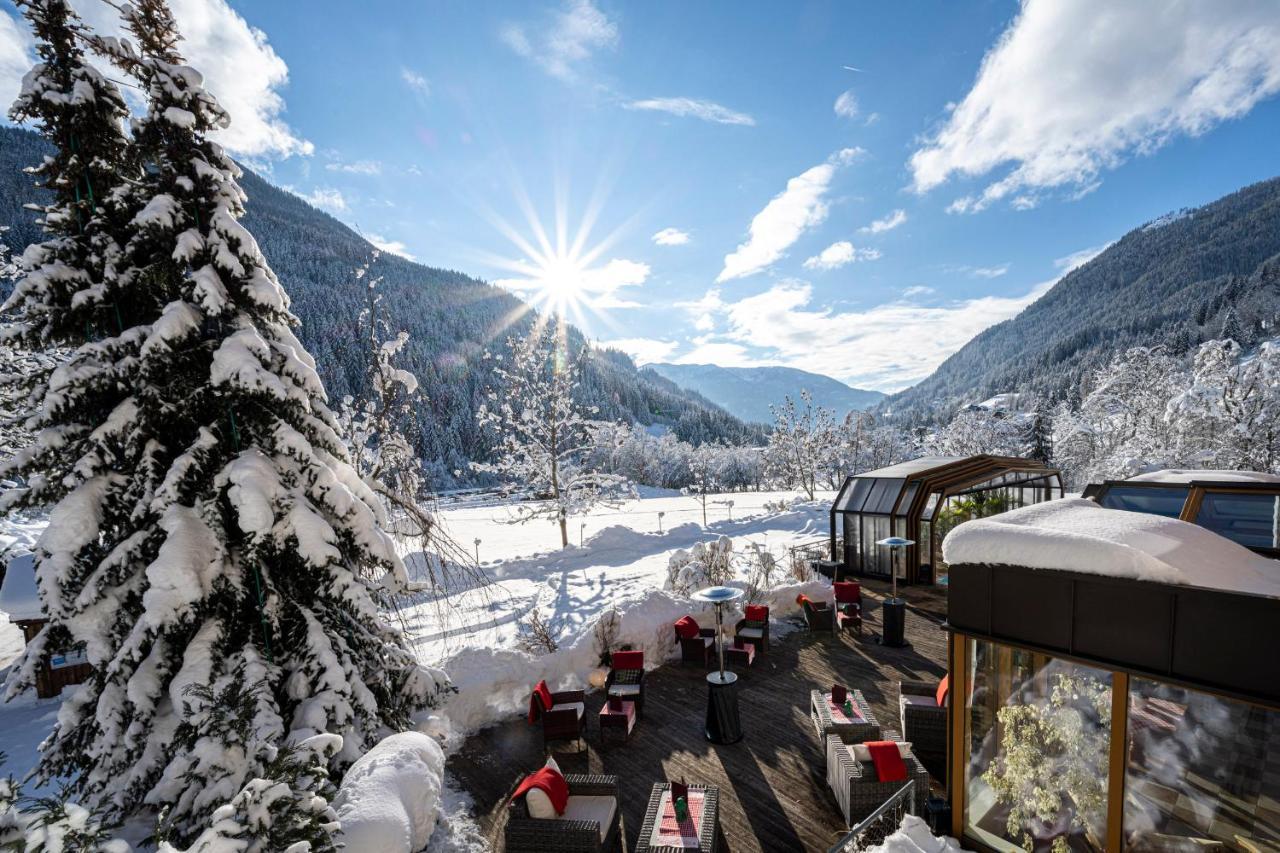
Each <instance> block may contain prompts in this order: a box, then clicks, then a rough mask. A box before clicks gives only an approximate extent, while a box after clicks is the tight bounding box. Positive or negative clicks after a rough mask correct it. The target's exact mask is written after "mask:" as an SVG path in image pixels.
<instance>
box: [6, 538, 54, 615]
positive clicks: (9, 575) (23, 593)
mask: <svg viewBox="0 0 1280 853" xmlns="http://www.w3.org/2000/svg"><path fill="white" fill-rule="evenodd" d="M0 610H3V611H4V612H5V613H7V614H8V615H9V621H10V622H19V621H23V620H27V619H43V618H44V608H43V607H41V606H40V593H39V592H38V591H37V590H36V557H35V554H19V555H18V556H16V557H14V558H12V559H11V560H9V565H8V566H7V567H6V568H5V571H4V583H3V584H0Z"/></svg>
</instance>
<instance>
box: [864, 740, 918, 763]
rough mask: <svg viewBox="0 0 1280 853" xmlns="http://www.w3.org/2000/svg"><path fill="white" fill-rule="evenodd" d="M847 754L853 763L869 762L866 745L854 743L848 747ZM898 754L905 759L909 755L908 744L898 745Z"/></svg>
mask: <svg viewBox="0 0 1280 853" xmlns="http://www.w3.org/2000/svg"><path fill="white" fill-rule="evenodd" d="M849 754H850V755H852V756H853V760H854V761H870V760H871V750H869V749H867V746H866V744H862V743H854V744H850V745H849ZM898 754H899V755H901V756H902V757H903V758H906V757H907V756H908V755H910V754H911V744H910V743H902V742H899V743H898Z"/></svg>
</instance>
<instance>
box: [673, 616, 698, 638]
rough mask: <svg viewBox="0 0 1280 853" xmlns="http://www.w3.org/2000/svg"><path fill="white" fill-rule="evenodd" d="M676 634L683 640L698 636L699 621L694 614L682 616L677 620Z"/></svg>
mask: <svg viewBox="0 0 1280 853" xmlns="http://www.w3.org/2000/svg"><path fill="white" fill-rule="evenodd" d="M676 636H677V637H679V638H680V639H682V640H692V639H693V638H694V637H696V636H698V623H697V622H695V621H694V619H693V617H692V616H681V617H680V618H679V619H677V620H676Z"/></svg>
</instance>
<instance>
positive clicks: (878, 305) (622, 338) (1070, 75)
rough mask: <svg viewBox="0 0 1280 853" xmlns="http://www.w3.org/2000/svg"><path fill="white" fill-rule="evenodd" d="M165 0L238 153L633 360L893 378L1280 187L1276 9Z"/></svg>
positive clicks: (1, 28) (415, 252)
mask: <svg viewBox="0 0 1280 853" xmlns="http://www.w3.org/2000/svg"><path fill="white" fill-rule="evenodd" d="M81 5H83V6H84V8H85V14H86V16H88V17H89V18H91V19H92V20H94V22H95V23H96V24H98V25H100V26H103V27H108V26H110V21H109V20H108V19H106V18H105V17H104V15H106V14H109V13H110V10H109V9H105V4H101V3H93V4H88V3H85V4H81ZM173 5H174V8H175V13H176V14H177V17H178V20H179V22H180V24H182V25H183V26H184V28H185V29H186V30H187V34H188V36H189V44H188V51H187V52H188V55H189V58H190V59H191V60H192V62H193V64H195V65H196V66H197V67H199V68H201V70H203V71H205V73H206V75H207V76H208V79H209V87H210V88H211V90H212V91H213V92H214V93H215V94H216V95H218V96H219V97H220V98H222V99H223V100H224V103H227V105H228V106H229V107H230V108H231V109H232V113H233V117H234V119H235V121H236V127H233V129H232V131H231V132H230V133H229V134H228V135H227V137H226V139H225V142H226V144H227V145H228V147H229V148H231V149H232V150H233V151H234V152H235V153H237V154H238V155H239V156H240V157H241V158H242V159H244V160H246V161H247V162H249V163H251V164H252V165H254V166H255V167H257V168H259V169H260V170H262V171H264V172H266V173H268V177H270V179H271V180H273V181H274V182H276V183H278V184H281V185H284V186H287V187H289V188H290V189H292V190H293V191H294V192H297V193H298V194H300V195H302V196H304V197H307V198H310V199H312V200H313V202H314V203H316V204H317V205H318V206H320V207H323V208H325V209H327V210H329V211H330V212H332V213H333V214H334V215H336V216H338V217H339V218H340V219H342V220H343V221H344V222H347V223H349V224H351V225H353V226H356V227H358V228H359V229H360V230H361V231H362V232H363V233H365V235H366V236H369V237H370V238H371V239H374V240H376V241H378V242H380V243H382V244H384V245H387V246H389V247H391V248H392V249H393V250H395V251H399V252H401V253H403V254H407V255H409V256H411V257H413V258H415V259H417V260H419V261H422V262H423V263H427V264H429V265H432V266H440V267H448V268H453V269H458V270H462V271H464V272H467V273H470V274H472V275H476V276H478V277H481V278H485V279H488V280H493V281H498V282H500V283H502V284H503V286H507V287H510V288H512V289H514V290H516V291H517V292H518V293H520V295H522V296H526V297H528V298H530V299H532V300H534V301H537V302H541V303H543V304H555V305H560V306H563V307H564V310H565V311H566V312H567V313H568V314H569V315H570V316H571V317H573V318H574V319H575V320H576V321H577V322H578V323H579V325H580V326H581V327H582V328H583V329H584V330H585V331H586V332H587V333H588V335H589V336H591V337H592V338H593V339H596V340H599V341H602V342H613V343H615V344H616V345H619V346H621V347H623V348H625V349H627V350H629V351H630V352H632V353H633V354H635V355H636V356H637V358H638V359H639V360H642V361H643V360H684V361H712V362H717V363H721V364H729V365H735V364H787V365H791V366H796V367H801V368H804V369H808V370H814V371H818V372H822V373H827V374H829V375H832V376H836V377H838V378H840V379H843V380H845V381H848V382H850V383H851V384H856V385H859V386H862V387H868V388H877V389H881V390H894V389H897V388H901V387H904V386H905V385H908V384H910V383H912V382H915V381H918V380H919V379H921V378H923V376H925V375H927V374H928V372H929V371H931V370H932V369H933V367H935V366H936V365H937V364H938V363H939V362H940V361H941V360H942V359H943V358H945V357H946V355H948V354H949V353H950V352H953V351H954V350H955V349H957V348H958V347H959V346H961V345H962V344H963V343H964V342H965V341H966V340H968V339H969V338H970V337H971V336H972V335H973V334H976V333H977V332H978V331H981V329H982V328H985V327H986V326H987V325H990V324H991V323H994V322H998V321H1000V320H1002V319H1005V318H1007V317H1010V316H1012V315H1014V314H1016V312H1017V311H1018V310H1020V309H1021V308H1022V307H1025V305H1027V304H1029V302H1030V300H1031V299H1033V298H1034V296H1035V295H1036V294H1038V293H1040V292H1043V290H1044V288H1045V287H1047V286H1048V284H1049V283H1051V282H1052V281H1053V280H1054V279H1055V278H1056V277H1057V276H1059V275H1061V273H1062V271H1063V270H1064V269H1067V268H1069V266H1070V264H1071V263H1073V262H1078V261H1079V260H1080V259H1082V258H1086V257H1088V254H1089V253H1090V252H1092V251H1097V250H1098V249H1100V248H1101V247H1104V246H1105V245H1106V244H1107V243H1109V242H1110V241H1112V240H1114V239H1116V238H1117V237H1119V236H1120V235H1122V234H1123V233H1124V232H1125V231H1127V230H1129V229H1130V228H1133V227H1135V226H1137V225H1140V224H1142V223H1143V222H1146V221H1148V220H1150V219H1152V218H1154V217H1157V216H1159V215H1161V214H1163V213H1165V212H1168V211H1170V210H1172V209H1175V208H1179V207H1183V206H1194V205H1198V204H1202V203H1205V202H1207V201H1210V200H1212V199H1214V198H1217V197H1218V196H1221V195H1223V194H1225V193H1228V192H1230V191H1232V190H1234V189H1237V188H1239V187H1241V186H1243V185H1245V184H1248V183H1251V182H1253V181H1257V180H1261V179H1265V178H1269V177H1273V176H1274V175H1276V174H1277V172H1280V167H1278V165H1277V156H1276V151H1277V150H1280V149H1278V148H1277V146H1276V142H1275V140H1276V138H1277V136H1278V135H1280V105H1278V103H1277V99H1276V98H1275V97H1274V95H1275V93H1276V92H1277V91H1280V5H1277V4H1275V3H1274V2H1269V0H1265V1H1264V2H1256V3H1250V2H1245V1H1244V0H1241V2H1239V3H1232V4H1224V5H1220V4H1209V3H1187V4H1177V3H1175V4H1166V3H1141V2H1134V3H1127V4H1115V3H1111V2H1101V0H1081V2H1078V3H1070V4H1065V3H1056V2H1050V0H1032V1H1031V2H1028V3H1025V4H1021V5H1020V4H1016V3H1011V2H978V3H963V4H961V3H949V2H940V3H936V4H927V3H915V4H858V5H854V4H843V3H806V4H800V3H796V4H778V3H732V4H727V3H725V4H721V3H714V4H713V3H643V4H639V3H621V2H611V0H594V2H588V0H557V2H550V3H530V4H499V3H447V4H446V3H412V4H406V3H392V2H367V3H364V4H361V5H360V6H359V12H357V11H356V7H354V6H352V5H351V4H348V3H342V2H336V0H332V2H330V1H329V0H319V2H314V3H311V4H308V7H307V10H306V13H305V14H300V10H299V8H298V5H297V4H295V3H279V2H265V0H254V2H235V0H233V2H231V4H230V6H229V7H228V6H227V5H226V4H225V3H224V2H222V0H206V2H201V0H174V4H173ZM104 9H105V11H103V10H104ZM5 11H7V12H9V13H10V14H12V11H13V10H12V9H11V8H9V9H6V10H5ZM6 27H7V29H6ZM250 28H254V30H256V31H258V32H254V31H253V30H250ZM23 38H24V36H23V34H22V32H21V31H20V30H19V29H18V28H17V27H14V26H13V25H12V18H10V19H9V20H7V21H4V20H0V95H4V96H5V97H7V96H8V94H9V93H8V91H7V90H5V88H4V87H5V86H6V85H15V84H13V83H12V79H11V78H12V77H13V74H14V71H13V69H14V68H17V67H19V66H21V65H22V63H23V62H24V61H25V60H23V59H22V57H21V54H22V52H23V51H24V50H26V46H25V45H24V42H23ZM6 67H7V68H9V69H10V70H9V71H8V72H6V70H5V69H6ZM854 69H856V70H854ZM6 73H7V74H8V77H9V78H10V80H9V82H8V83H6ZM250 203H252V200H250ZM558 222H562V223H563V225H562V228H561V229H560V230H563V232H564V233H565V240H564V243H565V246H564V250H563V251H559V250H558V249H557V242H558V241H557V230H558V226H557V223H558ZM584 223H587V224H588V225H589V229H588V230H584ZM539 229H541V231H543V232H545V233H546V235H547V241H548V245H549V248H550V251H544V250H542V249H541V248H540V246H539V243H538V240H537V235H538V233H539ZM579 234H584V235H585V236H584V237H583V238H582V239H581V241H580V245H579V249H578V251H576V252H575V251H574V246H575V242H577V238H578V236H579ZM659 234H662V235H663V236H661V237H658V236H657V235H659Z"/></svg>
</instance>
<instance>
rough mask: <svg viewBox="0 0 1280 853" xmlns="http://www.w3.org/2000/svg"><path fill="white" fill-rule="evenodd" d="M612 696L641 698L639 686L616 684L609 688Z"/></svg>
mask: <svg viewBox="0 0 1280 853" xmlns="http://www.w3.org/2000/svg"><path fill="white" fill-rule="evenodd" d="M609 695H610V696H639V695H640V685H639V684H614V685H612V686H610V687H609Z"/></svg>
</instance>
